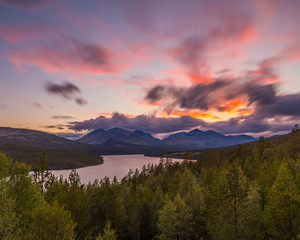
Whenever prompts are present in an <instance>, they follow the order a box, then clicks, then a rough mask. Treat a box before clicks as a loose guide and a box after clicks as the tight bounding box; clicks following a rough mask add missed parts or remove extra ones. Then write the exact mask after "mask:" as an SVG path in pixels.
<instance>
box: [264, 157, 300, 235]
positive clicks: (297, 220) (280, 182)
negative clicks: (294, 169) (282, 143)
mask: <svg viewBox="0 0 300 240" xmlns="http://www.w3.org/2000/svg"><path fill="white" fill-rule="evenodd" d="M263 219H264V223H265V226H266V228H267V232H268V233H269V234H270V235H272V236H273V237H274V238H275V239H282V240H292V239H297V237H299V234H300V188H299V184H298V183H297V178H296V179H295V178H294V177H293V175H292V174H291V171H290V170H289V169H288V168H287V166H286V164H285V163H283V164H282V165H281V167H280V171H279V173H278V176H277V178H276V181H275V182H274V184H273V186H272V188H271V190H270V192H269V194H268V199H267V203H266V206H265V211H264V216H263Z"/></svg>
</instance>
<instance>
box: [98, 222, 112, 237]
mask: <svg viewBox="0 0 300 240" xmlns="http://www.w3.org/2000/svg"><path fill="white" fill-rule="evenodd" d="M96 240H117V234H116V230H114V229H112V228H111V223H110V222H109V221H108V222H106V224H105V227H104V229H103V234H101V233H99V235H98V236H97V237H96Z"/></svg>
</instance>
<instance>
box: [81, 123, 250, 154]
mask: <svg viewBox="0 0 300 240" xmlns="http://www.w3.org/2000/svg"><path fill="white" fill-rule="evenodd" d="M78 141H79V142H82V143H87V144H96V145H100V146H103V147H112V146H115V147H118V148H126V147H129V146H130V145H135V147H145V146H148V147H172V148H179V149H187V148H189V149H199V148H214V147H222V146H230V145H236V144H240V143H245V142H251V141H255V138H253V137H251V136H248V135H235V136H225V135H223V134H220V133H218V132H215V131H212V130H209V131H205V132H203V131H201V130H199V129H194V130H192V131H190V132H179V133H175V134H172V135H170V136H169V137H167V138H165V139H163V140H160V139H157V138H154V137H153V136H152V135H151V134H150V133H145V132H144V131H141V130H135V131H133V132H131V131H128V130H125V129H121V128H112V129H109V130H104V129H97V130H95V131H92V132H90V133H89V134H87V135H85V136H84V137H82V138H80V139H78Z"/></svg>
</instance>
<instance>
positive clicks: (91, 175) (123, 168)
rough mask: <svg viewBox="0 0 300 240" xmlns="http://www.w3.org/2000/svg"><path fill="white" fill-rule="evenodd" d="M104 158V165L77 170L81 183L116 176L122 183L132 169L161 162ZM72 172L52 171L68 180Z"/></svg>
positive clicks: (141, 157)
mask: <svg viewBox="0 0 300 240" xmlns="http://www.w3.org/2000/svg"><path fill="white" fill-rule="evenodd" d="M103 158H104V163H103V164H100V165H95V166H90V167H84V168H78V169H76V171H77V172H78V174H79V176H80V179H81V183H84V184H87V183H89V182H91V183H93V182H94V181H95V180H96V179H102V178H104V177H105V176H106V177H109V178H110V179H111V180H112V179H113V177H114V176H116V177H117V179H118V181H120V180H121V179H122V178H123V177H124V176H125V175H126V174H127V173H128V172H129V170H130V169H132V170H134V171H135V169H139V170H141V169H142V167H143V166H144V165H148V164H149V163H150V164H152V163H153V164H158V163H159V160H160V158H159V157H146V156H144V155H110V156H103ZM177 161H180V160H177ZM70 172H71V170H55V171H52V173H53V174H54V175H55V176H60V175H62V176H63V177H64V178H67V177H68V176H69V174H70Z"/></svg>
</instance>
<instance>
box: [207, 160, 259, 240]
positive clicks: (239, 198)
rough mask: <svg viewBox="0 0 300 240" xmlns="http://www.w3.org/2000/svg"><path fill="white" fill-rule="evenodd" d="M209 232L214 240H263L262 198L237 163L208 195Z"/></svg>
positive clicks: (221, 177)
mask: <svg viewBox="0 0 300 240" xmlns="http://www.w3.org/2000/svg"><path fill="white" fill-rule="evenodd" d="M207 205H208V223H207V224H208V226H207V227H208V230H209V232H210V234H211V235H212V238H213V239H235V240H238V239H260V238H261V236H260V231H259V227H260V204H259V195H258V194H257V192H256V191H255V189H253V188H252V189H251V191H250V186H249V182H248V180H247V179H246V178H245V176H244V175H243V173H242V172H241V170H240V169H239V168H238V167H237V166H236V165H235V164H233V165H232V166H231V168H230V169H229V171H228V172H226V174H225V176H222V175H221V176H220V178H219V181H218V182H216V183H215V186H213V189H212V190H211V192H210V193H209V195H208V196H207Z"/></svg>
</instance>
